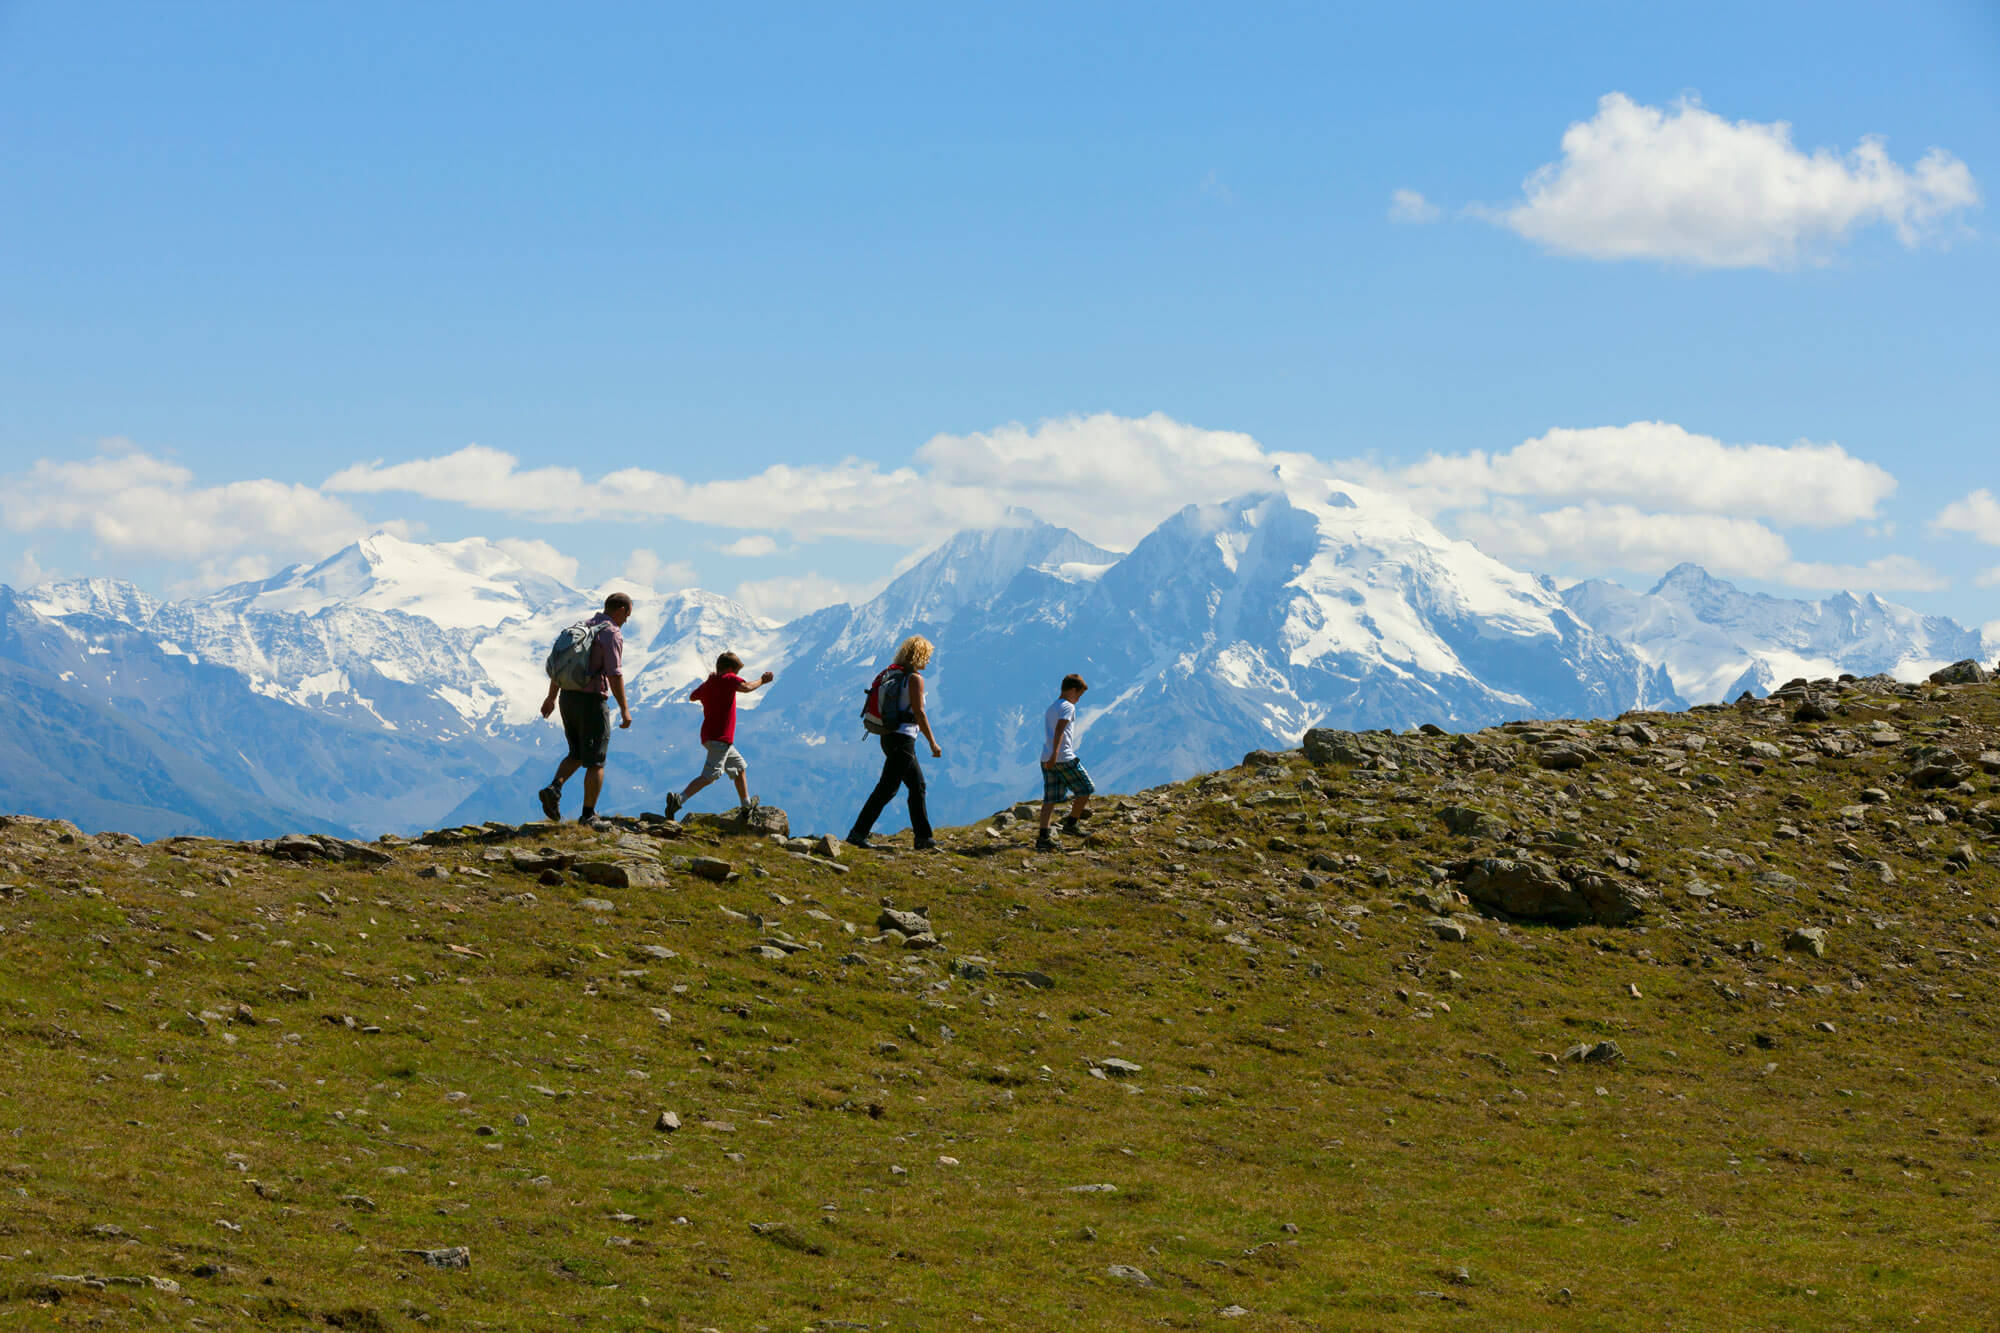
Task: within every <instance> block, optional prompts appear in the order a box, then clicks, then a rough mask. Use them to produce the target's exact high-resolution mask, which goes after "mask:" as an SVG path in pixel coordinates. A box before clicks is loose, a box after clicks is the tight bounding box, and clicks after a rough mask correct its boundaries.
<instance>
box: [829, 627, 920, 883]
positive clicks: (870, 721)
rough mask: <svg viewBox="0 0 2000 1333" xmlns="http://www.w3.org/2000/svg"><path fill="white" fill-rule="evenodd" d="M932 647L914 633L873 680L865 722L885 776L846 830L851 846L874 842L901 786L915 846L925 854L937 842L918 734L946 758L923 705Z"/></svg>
mask: <svg viewBox="0 0 2000 1333" xmlns="http://www.w3.org/2000/svg"><path fill="white" fill-rule="evenodd" d="M932 651H933V649H932V647H931V641H930V640H929V639H926V638H924V637H923V636H922V635H921V634H912V635H911V636H910V637H909V638H907V639H905V640H903V646H902V647H900V648H898V649H897V650H896V660H895V662H894V663H893V664H892V665H890V666H889V667H887V668H885V669H884V670H883V671H881V672H880V673H879V674H877V675H876V677H875V683H874V684H873V685H871V686H869V689H868V703H867V705H866V706H865V707H864V708H863V709H862V714H861V722H862V725H863V726H864V727H866V728H867V729H868V730H869V731H870V732H872V733H875V734H878V735H880V736H881V738H882V776H881V777H880V778H878V779H877V780H876V782H875V790H874V791H872V792H870V793H868V800H867V802H866V803H865V804H863V805H862V807H861V813H860V814H858V815H856V816H855V817H854V827H853V828H852V829H850V830H849V831H848V834H847V841H848V844H849V845H850V846H854V847H872V846H873V845H874V844H872V843H870V842H869V841H868V834H869V833H870V831H872V830H873V829H874V827H875V821H876V820H877V819H879V818H880V817H881V815H882V811H883V810H884V809H885V808H886V807H887V806H888V804H889V802H890V800H891V799H892V798H893V797H894V796H895V795H896V788H898V787H907V788H909V791H910V832H911V833H912V834H913V835H914V836H915V837H916V841H917V850H918V851H920V852H927V851H930V850H931V849H932V848H934V847H936V846H937V843H936V841H935V840H934V839H933V838H932V837H931V821H930V816H929V814H928V813H927V812H926V811H925V809H924V770H923V766H922V765H921V764H919V763H918V762H917V737H919V736H922V737H923V739H924V742H925V743H926V744H928V745H929V746H930V747H931V758H933V759H941V758H943V757H944V751H943V750H942V749H941V748H939V746H938V743H937V738H936V737H935V736H933V735H931V719H930V715H929V714H928V713H927V712H926V711H925V709H924V676H923V671H924V668H925V667H926V666H928V665H930V660H931V653H932Z"/></svg>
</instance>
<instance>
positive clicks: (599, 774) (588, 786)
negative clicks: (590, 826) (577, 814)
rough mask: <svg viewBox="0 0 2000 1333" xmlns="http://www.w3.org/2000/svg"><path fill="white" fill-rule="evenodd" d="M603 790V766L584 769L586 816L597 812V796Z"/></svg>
mask: <svg viewBox="0 0 2000 1333" xmlns="http://www.w3.org/2000/svg"><path fill="white" fill-rule="evenodd" d="M603 790H604V768H603V766H602V765H599V766H598V767H596V768H586V769H585V770H583V813H584V816H585V817H586V818H588V817H589V816H591V815H594V814H596V813H597V796H598V793H599V792H601V791H603Z"/></svg>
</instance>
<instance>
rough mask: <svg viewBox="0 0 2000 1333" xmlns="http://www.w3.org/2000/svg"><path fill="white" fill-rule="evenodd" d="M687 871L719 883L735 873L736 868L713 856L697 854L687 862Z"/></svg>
mask: <svg viewBox="0 0 2000 1333" xmlns="http://www.w3.org/2000/svg"><path fill="white" fill-rule="evenodd" d="M688 873H689V874H692V875H695V876H698V877H700V878H702V879H706V880H712V881H713V882H715V883H717V884H720V883H722V882H723V881H724V880H726V879H728V878H729V877H730V876H731V875H733V874H735V873H736V868H735V867H734V866H732V865H730V864H729V862H727V861H723V860H720V859H718V858H716V857H713V856H697V857H695V858H694V859H693V860H692V861H690V862H688Z"/></svg>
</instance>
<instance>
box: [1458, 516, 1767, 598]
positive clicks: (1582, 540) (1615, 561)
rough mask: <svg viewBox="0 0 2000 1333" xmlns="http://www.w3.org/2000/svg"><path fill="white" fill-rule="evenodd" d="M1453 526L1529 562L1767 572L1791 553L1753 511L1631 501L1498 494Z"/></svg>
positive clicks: (1500, 553) (1504, 555)
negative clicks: (1537, 503) (1652, 508)
mask: <svg viewBox="0 0 2000 1333" xmlns="http://www.w3.org/2000/svg"><path fill="white" fill-rule="evenodd" d="M1455 526H1456V527H1457V529H1458V531H1459V532H1460V533H1461V534H1462V535H1463V536H1465V537H1467V538H1469V539H1470V540H1472V541H1473V542H1475V543H1477V544H1478V546H1479V547H1480V549H1481V550H1483V551H1485V552H1486V553H1487V554H1488V555H1491V556H1494V557H1496V558H1498V559H1501V560H1507V561H1519V562H1522V563H1526V564H1530V565H1534V566H1536V567H1542V566H1548V565H1556V564H1561V565H1568V566H1570V567H1573V568H1581V569H1600V568H1605V567H1611V568H1616V569H1634V570H1662V569H1666V568H1668V567H1670V566H1673V565H1677V564H1679V563H1681V562H1682V561H1683V560H1693V561H1695V562H1696V563H1697V564H1700V565H1702V566H1703V567H1704V568H1706V569H1707V570H1708V571H1709V572H1710V573H1715V574H1743V575H1754V576H1755V577H1757V578H1764V579H1768V578H1773V577H1775V574H1774V571H1775V570H1776V569H1778V568H1779V567H1781V566H1782V565H1784V564H1785V563H1786V562H1787V561H1789V560H1790V559H1791V548H1790V546H1788V545H1787V544H1786V542H1785V539H1784V538H1783V537H1781V536H1780V535H1778V534H1777V533H1776V532H1773V531H1772V530H1771V529H1769V528H1767V527H1765V526H1764V525H1763V524H1762V523H1759V522H1757V521H1756V520H1754V519H1748V518H1729V517H1726V516H1724V515H1720V514H1649V513H1646V512H1644V511H1642V510H1639V509H1636V508H1634V507H1633V506H1631V505H1605V504H1587V505H1570V506H1566V507H1564V508H1561V509H1551V510H1543V511H1535V510H1529V509H1525V508H1522V507H1521V506H1519V505H1517V504H1512V503H1508V502H1505V501H1501V502H1497V503H1495V504H1493V505H1492V506H1490V507H1488V508H1483V509H1478V510H1472V511H1469V512H1466V513H1463V514H1461V515H1459V517H1458V521H1457V523H1456V524H1455Z"/></svg>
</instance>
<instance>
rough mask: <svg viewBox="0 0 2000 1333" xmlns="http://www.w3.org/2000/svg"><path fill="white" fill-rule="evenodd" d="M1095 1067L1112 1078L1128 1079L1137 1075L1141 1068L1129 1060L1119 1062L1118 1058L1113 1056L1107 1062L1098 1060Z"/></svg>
mask: <svg viewBox="0 0 2000 1333" xmlns="http://www.w3.org/2000/svg"><path fill="white" fill-rule="evenodd" d="M1097 1067H1098V1068H1099V1069H1102V1070H1103V1071H1104V1072H1105V1073H1107V1074H1109V1075H1111V1077H1113V1078H1130V1077H1132V1076H1133V1075H1134V1074H1136V1073H1138V1072H1139V1071H1140V1069H1141V1068H1142V1067H1143V1066H1140V1065H1135V1064H1133V1063H1132V1062H1131V1061H1130V1060H1120V1059H1119V1058H1118V1057H1116V1056H1113V1057H1111V1058H1110V1059H1108V1060H1099V1061H1098V1062H1097Z"/></svg>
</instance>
